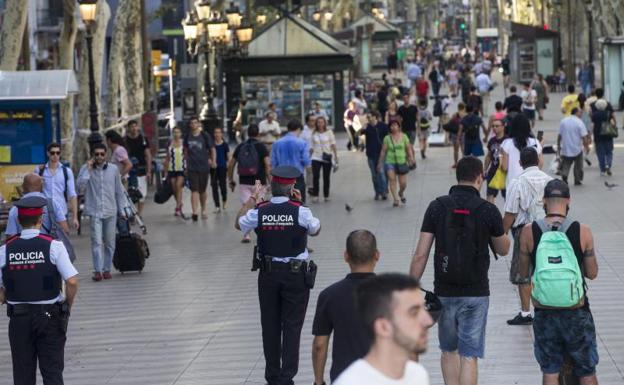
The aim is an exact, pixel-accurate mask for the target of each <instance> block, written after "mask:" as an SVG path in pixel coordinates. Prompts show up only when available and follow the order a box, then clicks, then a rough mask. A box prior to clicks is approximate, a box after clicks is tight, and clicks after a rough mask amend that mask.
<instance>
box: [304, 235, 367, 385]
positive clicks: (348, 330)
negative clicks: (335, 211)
mask: <svg viewBox="0 0 624 385" xmlns="http://www.w3.org/2000/svg"><path fill="white" fill-rule="evenodd" d="M343 257H344V260H345V262H346V263H347V264H348V265H349V269H350V271H351V272H350V273H349V274H348V275H347V276H346V277H345V278H344V279H343V280H340V281H338V282H336V283H334V284H333V285H331V286H329V287H327V288H326V289H325V290H323V291H322V292H321V293H320V294H319V297H318V301H317V302H316V313H315V314H314V323H313V325H312V334H313V335H314V341H313V342H312V367H313V368H314V383H315V384H323V383H324V382H325V381H324V373H325V363H326V362H327V353H328V350H329V338H330V336H331V335H332V334H333V344H332V365H331V370H330V373H329V377H330V379H331V382H334V381H336V378H337V377H338V375H340V373H342V372H343V371H344V370H345V369H346V368H347V367H348V366H349V365H351V363H353V362H354V361H355V360H357V359H360V358H362V357H364V356H365V355H366V353H368V348H369V347H370V342H371V341H370V336H368V335H367V333H366V332H365V331H364V328H363V326H362V323H361V322H360V320H359V319H358V316H357V311H356V308H355V290H356V288H357V287H358V285H359V284H360V283H361V282H363V281H364V280H366V279H368V278H371V277H374V276H375V273H374V271H375V265H376V264H377V262H378V261H379V250H377V239H376V238H375V236H374V235H373V233H371V232H370V231H368V230H354V231H352V232H351V233H349V236H348V237H347V247H346V250H345V252H344V255H343Z"/></svg>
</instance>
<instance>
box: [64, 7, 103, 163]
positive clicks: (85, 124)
mask: <svg viewBox="0 0 624 385" xmlns="http://www.w3.org/2000/svg"><path fill="white" fill-rule="evenodd" d="M110 17H111V11H110V7H109V6H108V3H107V2H106V0H99V1H98V9H97V16H96V20H97V25H96V26H95V30H94V31H93V73H94V77H95V98H96V103H97V106H98V111H99V113H100V114H99V117H98V120H99V126H100V128H103V127H104V119H103V116H104V115H103V112H104V111H102V98H101V87H102V75H103V66H104V56H105V43H106V27H107V26H108V21H109V20H110ZM84 39H85V36H84V34H82V36H81V41H82V42H83V43H82V50H81V52H80V53H81V55H80V74H79V78H78V82H79V85H80V94H78V96H77V99H78V102H77V106H78V118H77V122H76V128H77V129H76V130H75V131H74V162H73V165H74V166H75V167H79V166H80V165H82V164H83V163H84V162H85V161H86V160H87V159H88V157H89V143H88V142H87V138H88V137H89V134H90V131H89V62H88V58H87V48H86V41H85V40H84Z"/></svg>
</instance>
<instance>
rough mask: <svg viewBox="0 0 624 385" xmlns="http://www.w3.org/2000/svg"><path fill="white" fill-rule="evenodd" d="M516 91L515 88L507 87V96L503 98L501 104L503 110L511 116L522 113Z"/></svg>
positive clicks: (519, 98) (520, 101)
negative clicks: (503, 100) (514, 113)
mask: <svg viewBox="0 0 624 385" xmlns="http://www.w3.org/2000/svg"><path fill="white" fill-rule="evenodd" d="M517 92H518V89H517V88H516V86H511V87H509V96H507V97H506V98H505V102H504V103H503V108H504V109H505V110H506V111H507V114H508V115H511V114H512V113H513V112H522V104H523V100H522V98H521V97H520V96H519V95H518V94H517Z"/></svg>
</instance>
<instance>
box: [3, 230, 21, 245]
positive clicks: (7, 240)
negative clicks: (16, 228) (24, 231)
mask: <svg viewBox="0 0 624 385" xmlns="http://www.w3.org/2000/svg"><path fill="white" fill-rule="evenodd" d="M19 237H20V235H19V233H18V234H13V235H11V236H10V237H8V238H7V239H6V242H4V243H5V245H8V244H9V243H11V242H13V241H15V240H16V239H18V238H19Z"/></svg>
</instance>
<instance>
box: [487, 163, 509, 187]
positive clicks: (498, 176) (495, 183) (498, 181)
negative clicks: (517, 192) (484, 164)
mask: <svg viewBox="0 0 624 385" xmlns="http://www.w3.org/2000/svg"><path fill="white" fill-rule="evenodd" d="M506 179H507V173H506V172H505V171H503V169H502V168H501V167H500V166H499V167H498V168H497V169H496V173H494V176H493V177H492V179H491V180H490V183H488V187H489V188H492V189H494V190H504V189H505V182H506Z"/></svg>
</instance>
